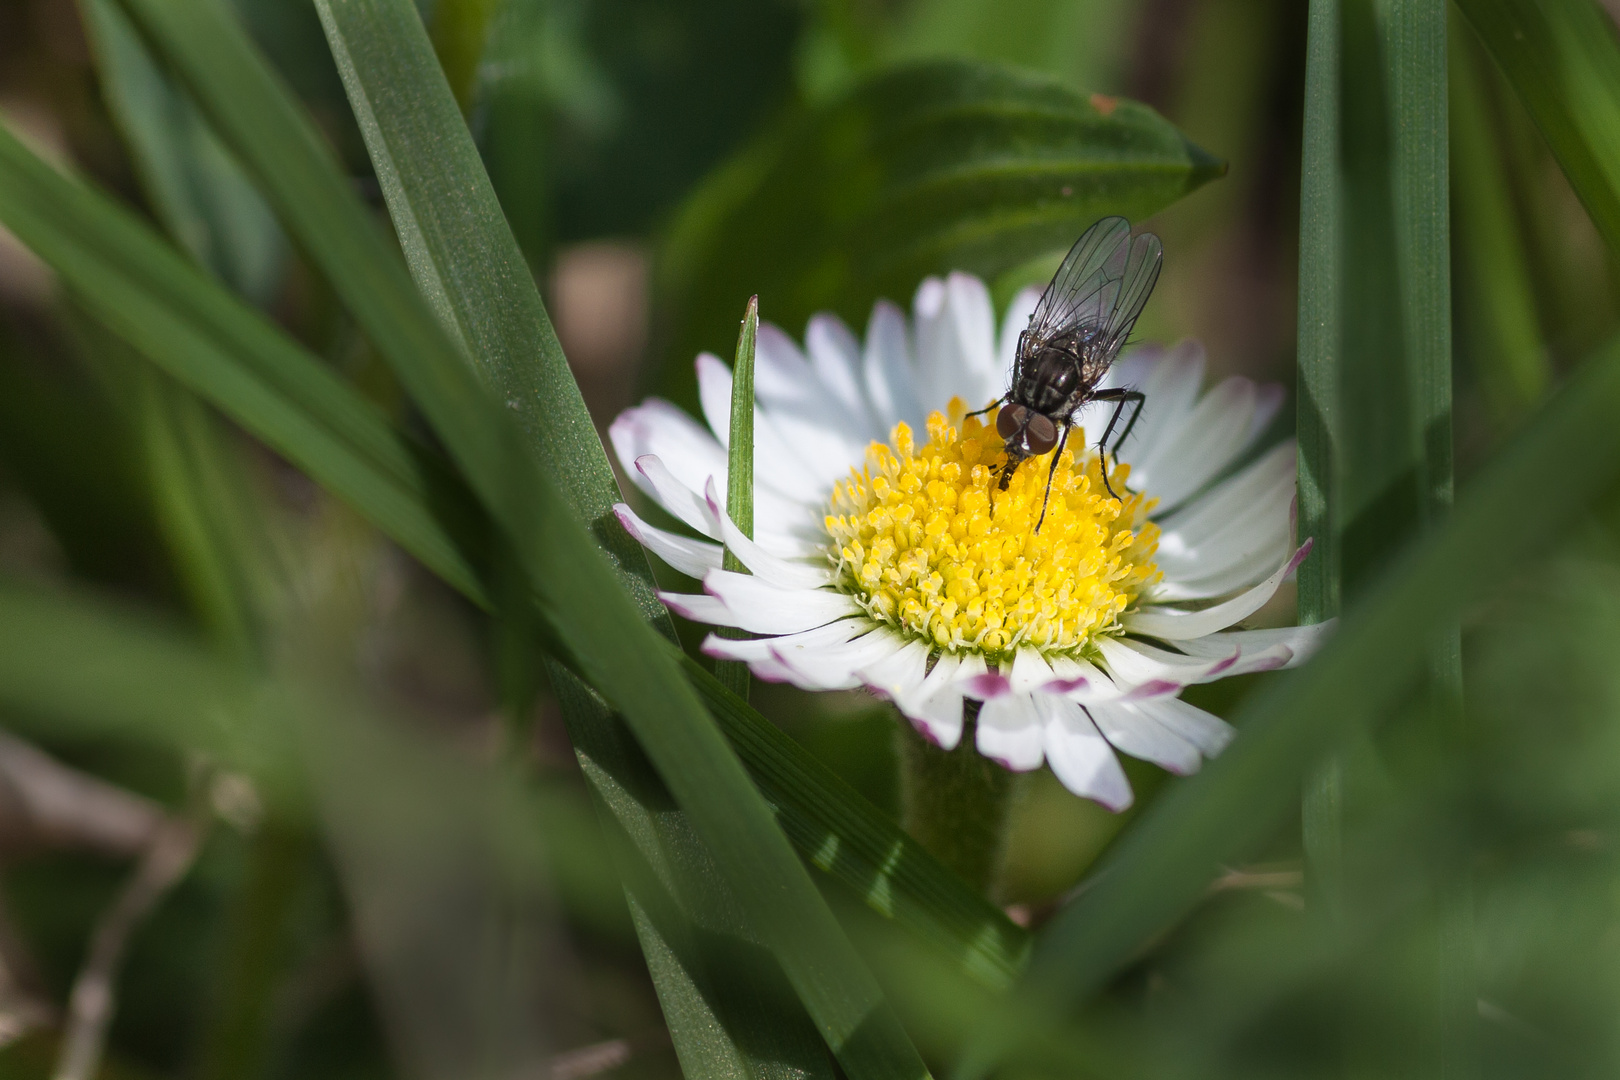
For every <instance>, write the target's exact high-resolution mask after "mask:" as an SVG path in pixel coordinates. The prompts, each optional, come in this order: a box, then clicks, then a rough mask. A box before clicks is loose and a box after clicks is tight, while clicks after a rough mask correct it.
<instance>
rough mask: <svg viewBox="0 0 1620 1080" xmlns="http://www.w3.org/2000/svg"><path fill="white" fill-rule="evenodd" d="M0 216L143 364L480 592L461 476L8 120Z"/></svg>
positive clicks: (0, 155) (2, 145)
mask: <svg viewBox="0 0 1620 1080" xmlns="http://www.w3.org/2000/svg"><path fill="white" fill-rule="evenodd" d="M0 218H3V219H4V220H5V223H6V225H7V227H8V228H10V229H11V230H12V231H13V232H15V233H16V234H17V235H18V236H19V237H20V238H21V239H22V240H23V242H24V243H26V244H28V245H29V246H30V247H32V248H33V249H34V250H35V251H36V252H38V253H39V254H40V255H41V257H42V258H44V259H46V260H47V261H48V262H50V263H52V264H53V265H54V266H56V267H57V269H58V272H59V273H61V274H62V275H63V278H64V280H65V281H66V282H67V283H68V285H69V287H70V288H72V289H73V291H74V294H75V296H76V297H77V298H78V301H79V303H80V304H81V305H82V306H83V307H84V309H85V310H86V311H87V312H89V313H91V314H92V315H94V316H95V317H96V318H97V319H99V320H100V321H102V322H103V323H105V324H106V325H107V326H108V327H109V328H110V329H111V330H112V331H113V332H114V333H116V334H117V335H118V336H119V337H121V338H123V339H124V340H125V341H126V342H128V343H129V344H130V345H131V346H132V347H133V348H135V349H136V350H137V351H139V352H140V353H141V355H143V356H144V357H146V359H147V360H149V361H151V362H152V363H154V364H156V365H157V366H158V367H160V368H162V369H163V370H164V371H166V372H168V373H169V374H170V375H171V376H173V377H174V378H175V379H176V380H177V381H179V382H180V383H182V384H184V385H185V386H187V387H188V388H190V389H191V390H192V391H193V392H194V393H196V394H198V395H199V396H201V397H203V398H205V399H207V400H208V401H210V402H211V403H213V404H214V405H215V406H216V407H217V408H219V409H221V410H222V411H223V412H225V413H226V414H227V415H229V416H231V417H232V418H233V419H235V420H236V421H237V422H238V423H240V424H242V425H243V426H244V427H245V428H247V429H248V430H249V431H251V432H252V433H253V434H254V435H255V436H256V437H258V438H259V439H261V440H263V441H264V442H265V443H266V445H268V446H269V447H270V448H271V449H273V450H275V451H276V452H277V453H280V454H282V455H283V456H285V457H286V458H287V460H289V461H291V462H292V463H293V464H294V465H296V466H298V467H299V468H300V469H303V470H305V471H306V472H308V473H310V475H312V476H319V477H322V478H323V482H324V483H326V484H327V485H328V486H329V487H330V488H331V489H332V490H333V491H334V492H336V493H337V494H338V496H339V497H340V498H342V499H344V500H345V501H347V502H349V503H350V504H351V505H353V506H354V507H355V508H356V509H358V510H359V511H360V512H361V513H362V514H363V515H365V516H366V517H367V518H368V519H370V520H371V521H373V522H374V523H376V524H377V526H378V527H379V528H381V529H382V530H383V531H384V532H386V533H387V534H388V535H389V536H391V537H393V538H394V540H395V541H396V542H398V543H399V544H401V545H402V546H403V547H404V548H405V549H406V550H407V551H409V552H411V554H413V555H415V556H416V557H417V558H419V559H421V560H422V561H423V562H425V563H426V564H427V565H429V566H431V567H433V568H434V571H435V572H436V573H438V574H439V575H440V576H442V577H444V578H445V579H446V580H447V581H449V582H450V583H451V584H452V585H454V586H455V587H457V588H459V589H463V590H468V591H473V592H476V591H477V590H478V588H479V585H478V579H477V577H476V575H475V574H474V572H473V570H472V569H471V567H470V566H469V564H468V561H467V558H466V556H465V555H464V554H463V551H462V549H461V547H459V546H458V544H457V542H454V541H452V540H451V539H450V538H449V536H448V535H447V533H446V528H447V523H449V522H455V521H457V520H461V519H463V518H465V516H466V511H465V506H466V499H465V497H464V496H461V497H459V503H460V505H459V507H458V506H457V505H456V504H457V501H458V496H457V494H456V493H457V491H458V485H457V484H455V482H454V481H453V480H452V479H450V476H449V472H448V468H447V466H446V465H445V464H444V463H443V461H442V460H441V459H439V458H438V456H437V455H436V454H434V453H432V452H430V451H428V450H427V449H426V448H424V447H422V446H421V445H420V444H418V443H416V442H415V441H414V440H411V439H409V438H407V437H404V436H402V435H401V434H400V433H399V432H398V431H397V430H395V428H394V427H393V426H392V425H391V424H390V423H389V421H388V420H387V419H386V418H385V417H384V416H383V415H382V413H381V412H380V411H379V410H378V409H377V408H376V407H375V406H373V405H371V404H370V403H369V402H367V401H365V400H364V399H363V398H361V397H360V396H359V395H358V394H356V393H355V392H354V391H353V390H351V389H350V388H349V387H348V386H347V385H346V384H344V383H343V382H342V380H340V379H339V378H338V377H337V376H335V375H333V374H332V373H331V371H330V370H328V369H327V368H326V367H324V366H323V365H321V364H320V363H319V362H318V361H316V360H314V359H313V358H312V357H310V356H309V354H308V353H306V352H305V351H304V350H303V349H302V348H301V347H300V346H299V345H298V344H297V343H296V342H294V341H292V340H291V339H290V338H289V337H287V336H286V335H285V334H284V333H282V332H281V331H280V330H278V329H276V328H275V327H273V326H271V325H270V324H269V323H268V322H266V321H265V320H264V318H263V317H261V316H260V315H259V314H258V313H257V312H255V311H253V310H252V309H251V308H248V307H247V306H246V305H245V304H243V303H242V302H241V301H240V300H238V299H236V298H235V297H233V296H231V295H230V294H229V293H227V292H226V291H225V290H224V289H223V288H221V287H220V286H219V285H217V284H216V283H215V282H214V281H212V280H210V279H209V278H208V277H207V276H205V275H204V274H203V273H202V271H200V270H199V269H197V268H196V267H195V266H194V265H193V264H191V263H190V262H189V261H188V260H187V259H186V258H184V257H183V256H181V255H179V254H178V253H177V252H176V251H175V250H174V249H173V248H171V247H169V246H168V245H166V244H164V243H163V242H162V241H161V240H159V239H158V238H157V237H156V236H154V235H153V234H152V232H151V230H150V229H149V228H148V227H147V226H146V225H144V224H143V223H142V222H140V221H138V220H137V219H135V218H134V217H133V216H132V215H131V214H129V213H128V212H127V211H124V210H122V209H120V208H119V207H117V206H116V205H115V204H113V203H112V202H111V201H109V200H108V199H106V198H105V197H104V196H102V195H99V194H97V193H95V192H94V191H92V190H90V189H89V188H87V187H85V186H83V185H81V184H78V183H75V182H73V181H70V180H68V179H67V178H65V177H63V176H61V175H60V174H58V173H56V172H55V171H54V170H52V169H51V168H50V167H49V166H48V165H46V164H45V163H44V162H42V161H41V160H40V159H39V158H38V157H36V156H35V155H34V154H32V153H30V152H29V151H28V150H27V149H26V148H24V147H23V146H22V144H21V143H19V142H18V141H17V140H16V139H15V138H14V137H13V136H11V135H10V134H9V133H8V132H6V131H4V130H3V129H0ZM447 502H448V503H449V506H445V505H444V504H446V503H447ZM440 509H443V510H444V512H443V513H442V514H439V513H436V511H438V510H440ZM458 510H459V511H460V512H459V513H458V512H457V511H458ZM474 527H475V529H476V525H475V526H474ZM460 539H462V540H463V541H465V539H466V538H464V537H463V538H460Z"/></svg>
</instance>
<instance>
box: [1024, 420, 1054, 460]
mask: <svg viewBox="0 0 1620 1080" xmlns="http://www.w3.org/2000/svg"><path fill="white" fill-rule="evenodd" d="M1024 439H1025V441H1026V442H1028V443H1029V452H1030V453H1031V454H1035V455H1040V454H1044V453H1046V452H1047V451H1048V450H1050V449H1052V447H1054V446H1056V445H1057V441H1058V429H1057V425H1056V424H1054V423H1052V420H1051V418H1050V417H1047V416H1043V415H1041V414H1040V413H1038V412H1032V413H1030V414H1029V425H1028V426H1027V427H1025V428H1024Z"/></svg>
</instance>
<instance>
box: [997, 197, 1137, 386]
mask: <svg viewBox="0 0 1620 1080" xmlns="http://www.w3.org/2000/svg"><path fill="white" fill-rule="evenodd" d="M1163 261H1164V245H1163V244H1161V243H1160V242H1159V238H1158V237H1157V236H1154V235H1153V234H1152V233H1143V234H1142V235H1140V236H1138V237H1137V238H1136V239H1135V240H1134V241H1133V240H1132V239H1131V226H1130V222H1128V221H1126V220H1125V219H1124V218H1122V217H1110V218H1103V219H1102V220H1101V221H1099V222H1097V224H1095V225H1093V226H1092V227H1091V228H1089V229H1087V230H1086V231H1085V234H1084V235H1083V236H1081V237H1080V239H1079V240H1077V241H1075V244H1074V247H1072V248H1070V249H1069V254H1068V255H1067V256H1066V257H1065V258H1064V260H1063V265H1062V266H1060V267H1058V272H1057V273H1056V274H1055V275H1053V277H1052V283H1051V284H1050V285H1048V286H1047V287H1046V292H1045V293H1043V294H1042V295H1041V300H1040V303H1038V304H1037V305H1035V313H1034V314H1033V315H1031V316H1030V320H1029V330H1028V334H1029V340H1030V341H1031V342H1033V343H1043V342H1047V341H1051V340H1053V339H1056V338H1060V337H1070V338H1072V339H1078V340H1076V341H1075V344H1076V345H1079V346H1080V347H1081V349H1082V354H1083V356H1084V365H1085V368H1084V373H1083V376H1082V378H1083V380H1084V381H1085V382H1086V384H1087V385H1092V384H1095V383H1096V381H1097V380H1098V379H1100V378H1102V373H1103V372H1104V371H1105V370H1107V368H1108V365H1109V364H1111V363H1113V361H1114V354H1115V352H1117V351H1118V349H1119V347H1120V346H1121V345H1123V344H1124V343H1125V339H1126V338H1127V337H1129V336H1130V333H1131V328H1132V327H1134V326H1135V325H1136V319H1137V316H1139V315H1141V314H1142V308H1143V306H1144V305H1146V304H1147V301H1148V296H1149V295H1150V294H1151V293H1152V292H1153V286H1154V285H1155V284H1157V282H1158V280H1159V267H1160V265H1161V264H1162V263H1163Z"/></svg>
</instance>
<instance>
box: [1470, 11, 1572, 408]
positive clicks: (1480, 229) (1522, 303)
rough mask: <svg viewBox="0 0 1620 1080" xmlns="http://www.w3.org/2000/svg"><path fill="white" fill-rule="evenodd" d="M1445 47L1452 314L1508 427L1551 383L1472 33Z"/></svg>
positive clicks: (1492, 405) (1492, 403)
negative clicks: (1455, 289) (1457, 283)
mask: <svg viewBox="0 0 1620 1080" xmlns="http://www.w3.org/2000/svg"><path fill="white" fill-rule="evenodd" d="M1456 31H1457V32H1454V33H1453V35H1452V46H1451V156H1452V159H1453V161H1454V162H1455V163H1456V168H1455V169H1453V170H1452V178H1451V182H1452V190H1453V192H1454V201H1455V204H1456V209H1457V222H1456V226H1457V230H1456V231H1457V250H1458V254H1459V257H1458V259H1457V260H1456V265H1457V267H1458V270H1459V274H1458V276H1459V278H1460V279H1461V285H1462V288H1461V290H1460V291H1461V293H1462V297H1461V303H1460V304H1459V310H1460V311H1461V312H1463V313H1465V315H1466V317H1467V319H1468V323H1467V331H1466V338H1467V346H1468V348H1467V350H1466V354H1467V356H1468V357H1469V359H1470V360H1471V361H1472V363H1473V367H1474V371H1475V373H1476V375H1477V377H1478V378H1479V380H1480V383H1481V386H1482V388H1483V390H1484V392H1485V396H1486V398H1487V400H1488V402H1489V404H1490V408H1491V411H1492V413H1493V414H1494V415H1495V417H1496V419H1497V421H1498V422H1499V423H1501V424H1502V425H1503V426H1504V427H1508V428H1511V427H1512V426H1514V425H1515V424H1517V423H1518V422H1519V421H1520V420H1522V419H1523V417H1524V416H1525V415H1527V414H1528V413H1529V411H1530V410H1531V409H1532V408H1534V407H1535V405H1536V403H1537V402H1539V401H1540V400H1541V398H1542V395H1544V394H1545V393H1546V392H1547V389H1548V388H1549V387H1550V386H1551V385H1552V367H1551V364H1550V363H1549V362H1548V358H1547V350H1546V347H1545V345H1544V344H1543V342H1542V334H1541V328H1540V325H1539V320H1538V318H1537V315H1536V305H1535V300H1536V298H1535V290H1534V288H1533V286H1532V284H1531V274H1530V263H1529V256H1528V254H1527V252H1526V251H1525V245H1524V240H1523V237H1522V236H1521V235H1520V232H1519V223H1518V219H1517V216H1516V214H1515V212H1514V209H1513V199H1512V195H1511V193H1510V191H1509V186H1508V179H1507V175H1506V170H1505V168H1504V166H1503V161H1502V148H1501V146H1500V145H1499V144H1498V141H1497V138H1496V133H1495V131H1494V129H1493V125H1492V118H1491V112H1490V104H1491V102H1490V98H1489V96H1488V95H1487V93H1486V92H1485V86H1484V81H1483V80H1482V79H1481V77H1480V71H1479V69H1478V65H1479V63H1480V62H1481V60H1482V58H1481V57H1478V56H1477V55H1476V53H1477V51H1478V50H1477V47H1476V46H1475V44H1474V41H1473V40H1472V38H1473V35H1472V34H1471V33H1470V32H1468V31H1467V30H1466V29H1465V28H1464V27H1463V26H1461V25H1458V26H1457V27H1456Z"/></svg>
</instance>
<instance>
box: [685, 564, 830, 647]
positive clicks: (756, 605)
mask: <svg viewBox="0 0 1620 1080" xmlns="http://www.w3.org/2000/svg"><path fill="white" fill-rule="evenodd" d="M703 589H704V591H705V592H707V593H708V594H709V595H710V596H712V597H714V598H715V599H717V600H719V601H720V602H721V603H722V604H724V605H725V609H726V612H727V614H728V616H729V618H728V619H727V620H726V621H725V622H722V623H720V625H722V626H736V627H740V628H742V629H744V630H747V631H750V632H751V633H755V634H794V633H798V632H799V631H801V630H810V629H813V628H814V627H817V626H821V625H823V624H825V623H829V622H832V621H833V620H834V619H842V618H845V617H847V616H850V615H854V614H856V613H857V612H859V611H860V608H859V607H858V606H857V605H856V603H855V601H854V600H851V599H850V598H849V597H847V596H845V595H844V594H843V593H839V592H833V591H832V590H831V589H778V588H776V587H775V586H773V585H767V584H766V583H765V582H763V581H761V580H760V579H759V578H757V577H754V576H753V575H752V574H733V573H731V572H730V571H727V570H710V571H709V572H708V574H706V575H705V576H704V578H703Z"/></svg>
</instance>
